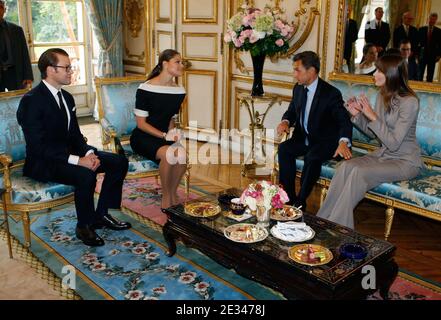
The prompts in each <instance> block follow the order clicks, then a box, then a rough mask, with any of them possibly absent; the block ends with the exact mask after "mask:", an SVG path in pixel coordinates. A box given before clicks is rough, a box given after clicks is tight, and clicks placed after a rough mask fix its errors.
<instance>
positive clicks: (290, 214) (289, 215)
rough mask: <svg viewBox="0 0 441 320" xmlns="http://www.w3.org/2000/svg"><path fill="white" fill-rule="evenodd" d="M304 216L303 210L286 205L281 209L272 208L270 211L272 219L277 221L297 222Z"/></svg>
mask: <svg viewBox="0 0 441 320" xmlns="http://www.w3.org/2000/svg"><path fill="white" fill-rule="evenodd" d="M302 215H303V212H302V210H301V209H298V208H296V207H293V206H289V205H284V206H283V208H281V209H276V208H272V209H271V211H270V218H271V219H273V220H277V221H291V220H296V219H298V218H300V217H301V216H302Z"/></svg>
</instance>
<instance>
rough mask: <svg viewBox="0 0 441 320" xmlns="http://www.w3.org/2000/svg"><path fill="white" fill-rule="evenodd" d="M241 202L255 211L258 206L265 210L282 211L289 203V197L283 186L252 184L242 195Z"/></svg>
mask: <svg viewBox="0 0 441 320" xmlns="http://www.w3.org/2000/svg"><path fill="white" fill-rule="evenodd" d="M240 201H241V202H242V203H243V204H245V205H247V206H248V207H249V208H250V209H251V210H253V211H255V210H256V209H257V207H258V206H264V207H265V209H267V210H270V209H271V208H276V209H281V208H283V204H284V203H286V202H288V201H289V198H288V195H287V194H286V192H285V190H283V188H282V187H281V186H278V185H275V184H272V183H271V182H269V181H259V182H256V183H251V184H250V185H249V186H248V187H247V188H246V189H245V190H244V192H243V193H242V196H241V197H240Z"/></svg>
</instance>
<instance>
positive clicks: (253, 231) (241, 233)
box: [224, 223, 268, 243]
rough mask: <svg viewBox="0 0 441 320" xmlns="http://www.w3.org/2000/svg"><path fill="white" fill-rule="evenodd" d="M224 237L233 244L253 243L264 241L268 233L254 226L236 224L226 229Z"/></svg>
mask: <svg viewBox="0 0 441 320" xmlns="http://www.w3.org/2000/svg"><path fill="white" fill-rule="evenodd" d="M224 235H225V237H227V238H228V239H230V240H231V241H234V242H240V243H254V242H259V241H262V240H265V239H266V238H267V237H268V231H267V230H266V229H265V228H262V227H259V226H257V225H255V224H251V223H237V224H233V225H231V226H228V227H226V228H225V230H224Z"/></svg>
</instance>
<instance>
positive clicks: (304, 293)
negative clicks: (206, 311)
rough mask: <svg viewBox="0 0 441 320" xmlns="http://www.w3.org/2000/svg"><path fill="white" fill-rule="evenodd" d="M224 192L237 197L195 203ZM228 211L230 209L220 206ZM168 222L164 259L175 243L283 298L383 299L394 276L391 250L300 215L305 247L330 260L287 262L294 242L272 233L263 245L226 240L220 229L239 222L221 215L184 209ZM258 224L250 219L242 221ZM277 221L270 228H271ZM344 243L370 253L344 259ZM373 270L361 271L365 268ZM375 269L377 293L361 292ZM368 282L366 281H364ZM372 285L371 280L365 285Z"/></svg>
mask: <svg viewBox="0 0 441 320" xmlns="http://www.w3.org/2000/svg"><path fill="white" fill-rule="evenodd" d="M222 193H228V194H236V195H239V194H240V191H239V190H237V189H228V190H226V191H223V192H221V193H216V194H210V195H207V196H204V197H202V198H199V199H195V200H192V201H190V202H195V201H211V202H215V203H217V202H218V200H217V199H218V196H219V195H220V194H222ZM220 205H221V207H222V209H223V210H225V211H228V206H227V205H224V204H220ZM166 212H167V216H168V222H167V223H166V224H165V225H164V227H163V233H164V238H165V240H166V241H167V244H168V252H167V255H169V256H172V255H174V254H175V253H176V240H182V242H183V243H184V244H186V245H187V246H191V247H193V248H196V249H198V250H200V251H202V252H203V253H204V254H206V255H207V256H209V257H211V258H212V259H214V260H215V261H217V262H218V263H220V264H222V265H223V266H225V267H227V268H234V270H236V272H237V273H238V274H240V275H242V276H244V277H246V278H249V279H252V280H255V281H257V282H260V283H262V284H264V285H266V286H268V287H271V288H273V289H275V290H277V291H279V292H281V293H282V294H283V295H284V296H285V297H286V298H287V299H364V298H366V296H367V295H369V294H371V293H372V292H374V291H375V290H376V289H380V294H381V296H382V297H383V298H385V299H386V298H387V296H388V291H389V288H390V286H391V284H392V283H393V281H394V280H395V278H396V276H397V273H398V266H397V264H396V263H395V262H394V260H393V257H394V254H395V250H396V248H395V246H393V245H392V244H390V243H388V242H386V241H383V240H378V239H375V238H372V237H368V236H365V235H362V234H359V233H357V232H355V231H353V230H351V229H349V228H346V227H343V226H341V225H338V224H335V223H332V222H330V221H327V220H324V219H321V218H318V217H316V216H314V215H310V214H304V217H303V220H304V222H305V223H306V224H307V225H309V226H310V227H311V228H312V229H313V230H314V231H315V237H314V238H313V239H311V240H309V241H306V242H305V243H310V244H319V245H322V246H324V247H326V248H328V249H329V250H331V252H332V254H333V256H334V258H333V259H332V261H330V262H329V263H327V264H325V265H321V266H308V265H303V264H299V263H297V262H295V261H293V260H291V259H290V258H289V257H288V249H289V248H290V247H292V246H293V245H296V244H297V243H291V242H284V241H282V240H279V239H277V238H275V237H273V236H272V235H271V234H270V235H269V236H268V237H267V238H266V239H265V240H263V241H261V242H257V243H252V244H243V243H236V242H233V241H231V240H229V239H228V238H226V237H225V236H224V229H225V228H226V227H227V226H229V225H232V224H235V223H239V222H237V221H235V220H232V219H230V218H227V217H226V216H225V215H224V213H225V212H224V211H223V212H222V213H220V214H218V215H217V216H215V217H212V218H196V217H192V216H190V215H188V214H186V213H185V212H184V207H183V205H178V206H174V207H170V208H168V209H167V210H166ZM243 222H244V223H256V220H255V218H254V217H252V218H250V219H248V220H246V221H243ZM274 223H275V222H272V223H271V226H272V225H273V224H274ZM345 243H359V244H362V245H363V246H365V247H366V248H367V250H368V254H367V257H366V258H364V259H363V260H353V259H348V258H344V257H343V256H341V255H340V253H339V248H340V246H341V245H343V244H345ZM365 266H372V267H374V269H373V268H372V267H369V268H365V269H368V270H369V271H366V270H364V271H363V272H362V269H364V268H363V267H365ZM372 270H375V283H376V289H372V288H371V289H364V288H363V286H362V282H363V278H364V277H365V276H367V275H369V276H373V273H371V271H372ZM365 283H366V281H365ZM368 283H370V284H372V283H373V282H372V281H368Z"/></svg>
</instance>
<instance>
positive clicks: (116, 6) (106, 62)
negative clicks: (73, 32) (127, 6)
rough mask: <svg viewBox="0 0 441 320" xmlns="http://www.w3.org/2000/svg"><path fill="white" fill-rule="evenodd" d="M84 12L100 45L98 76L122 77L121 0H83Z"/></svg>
mask: <svg viewBox="0 0 441 320" xmlns="http://www.w3.org/2000/svg"><path fill="white" fill-rule="evenodd" d="M85 4H86V12H87V16H88V17H89V21H90V23H91V25H92V28H93V31H94V33H95V36H96V37H97V39H98V42H99V45H100V49H101V50H100V55H99V59H98V76H100V77H107V78H113V77H122V76H123V75H124V66H123V33H122V19H123V0H85Z"/></svg>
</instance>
